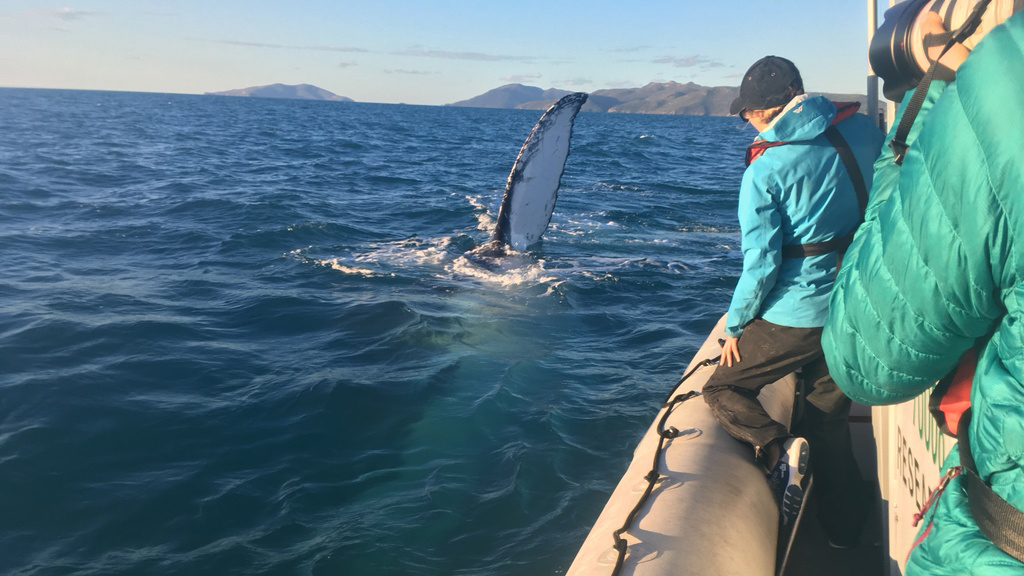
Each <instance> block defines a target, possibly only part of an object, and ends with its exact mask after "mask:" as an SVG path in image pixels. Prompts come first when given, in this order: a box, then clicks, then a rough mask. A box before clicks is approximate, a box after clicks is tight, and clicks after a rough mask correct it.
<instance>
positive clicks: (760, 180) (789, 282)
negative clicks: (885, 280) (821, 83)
mask: <svg viewBox="0 0 1024 576" xmlns="http://www.w3.org/2000/svg"><path fill="white" fill-rule="evenodd" d="M835 117H836V107H835V105H834V104H833V103H832V102H830V101H829V100H828V99H826V98H824V97H823V96H817V97H810V98H806V99H804V100H803V101H802V102H798V103H797V104H796V105H795V106H793V107H792V108H790V109H789V110H787V111H786V112H784V113H783V114H782V115H781V116H780V117H778V118H777V119H776V120H775V122H774V123H773V124H772V125H771V126H770V127H769V128H768V129H767V130H765V131H764V132H762V133H761V134H759V135H758V137H757V139H756V140H755V143H757V142H762V141H764V142H786V143H787V144H786V145H784V146H775V147H771V148H768V149H766V150H765V151H764V153H763V154H762V155H761V156H760V157H759V158H757V159H756V160H754V161H753V162H752V163H751V164H750V166H748V167H747V170H746V171H745V172H744V173H743V183H742V185H741V187H740V197H739V220H740V229H741V230H742V234H743V239H742V248H743V274H742V276H740V279H739V282H738V283H737V285H736V291H735V292H734V293H733V297H732V304H731V305H730V306H729V314H728V318H727V320H726V330H725V331H726V334H728V335H729V336H731V337H734V338H735V337H739V336H740V334H741V333H742V332H743V327H744V326H746V325H747V324H748V323H750V321H751V320H753V319H754V318H757V317H761V318H764V319H765V320H767V321H769V322H772V323H775V324H779V325H782V326H790V327H794V328H814V327H818V326H822V325H824V323H825V317H826V315H827V313H828V301H829V294H830V292H831V291H832V284H833V280H834V277H835V270H836V262H837V257H838V254H837V253H835V252H833V253H830V254H824V255H821V256H811V257H807V258H792V259H791V258H786V259H783V258H782V252H781V250H782V246H783V245H789V244H810V243H815V242H823V241H826V240H831V239H833V238H837V237H842V236H846V235H847V234H849V233H851V232H853V230H854V229H855V228H856V227H857V224H858V223H859V222H860V208H859V204H858V201H857V194H856V191H855V189H854V186H853V181H852V180H851V179H850V175H849V174H848V173H847V171H846V168H845V166H843V163H842V161H841V160H840V158H839V155H838V153H837V152H836V150H835V148H833V147H832V145H831V144H830V143H829V141H828V139H827V138H826V137H825V136H824V132H825V130H826V129H827V128H828V127H829V126H830V125H831V124H832V121H833V119H834V118H835ZM836 126H837V128H838V130H839V132H840V133H841V134H842V135H843V137H844V138H845V139H846V141H847V142H848V143H849V145H850V148H851V149H852V150H853V153H854V155H855V156H856V158H857V164H858V165H859V166H860V170H861V173H862V174H864V175H865V176H866V177H867V178H868V179H869V180H870V177H871V165H872V163H873V162H874V160H875V158H876V157H877V156H878V152H879V149H880V147H881V144H882V140H883V138H884V135H883V134H882V132H881V131H880V130H878V128H876V127H875V126H874V125H873V124H872V122H871V120H870V119H868V118H867V117H866V116H864V115H863V114H854V115H853V116H851V117H849V118H846V119H844V120H842V121H840V122H839V123H838V124H837V125H836ZM867 186H868V188H870V187H871V182H870V181H868V182H867Z"/></svg>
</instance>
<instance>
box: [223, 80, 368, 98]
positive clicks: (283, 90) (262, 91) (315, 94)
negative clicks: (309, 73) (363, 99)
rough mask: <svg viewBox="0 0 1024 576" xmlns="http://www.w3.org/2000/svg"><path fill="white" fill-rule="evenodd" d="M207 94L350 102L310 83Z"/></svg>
mask: <svg viewBox="0 0 1024 576" xmlns="http://www.w3.org/2000/svg"><path fill="white" fill-rule="evenodd" d="M206 95H207V96H244V97H250V98H285V99H289V100H331V101H335V102H351V101H352V99H351V98H346V97H344V96H338V95H337V94H335V93H334V92H330V91H327V90H324V89H323V88H318V87H316V86H313V85H312V84H298V85H294V86H292V85H288V84H271V85H269V86H251V87H249V88H239V89H238V90H227V91H225V92H207V93H206Z"/></svg>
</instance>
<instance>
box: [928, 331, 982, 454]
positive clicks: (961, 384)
mask: <svg viewBox="0 0 1024 576" xmlns="http://www.w3.org/2000/svg"><path fill="white" fill-rule="evenodd" d="M977 367H978V351H977V349H975V348H971V349H970V350H968V351H967V352H966V353H965V354H964V357H963V358H961V359H960V363H959V364H957V367H956V372H954V373H953V381H952V382H950V384H949V388H947V389H946V392H945V394H943V395H942V397H941V398H940V399H939V406H938V410H939V411H940V412H942V415H943V416H944V417H945V424H946V428H947V429H948V430H949V432H950V434H952V435H953V436H956V435H957V432H958V431H959V429H960V418H961V417H962V416H963V415H964V412H966V411H967V409H968V408H970V407H971V383H972V382H973V381H974V371H975V370H976V369H977Z"/></svg>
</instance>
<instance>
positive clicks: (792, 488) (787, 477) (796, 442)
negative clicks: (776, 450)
mask: <svg viewBox="0 0 1024 576" xmlns="http://www.w3.org/2000/svg"><path fill="white" fill-rule="evenodd" d="M809 460H810V447H809V446H808V445H807V440H804V439H803V438H789V439H787V440H785V441H784V442H783V443H782V455H781V456H780V457H779V461H778V462H776V463H775V467H774V468H773V469H772V472H771V474H770V475H769V476H768V484H769V485H771V487H772V490H773V491H774V492H775V501H776V502H778V504H779V517H780V520H781V522H782V525H783V526H788V525H789V524H790V523H791V522H793V520H795V519H796V517H797V515H798V514H799V513H800V507H801V506H802V505H803V503H804V477H805V476H806V475H807V463H808V461H809Z"/></svg>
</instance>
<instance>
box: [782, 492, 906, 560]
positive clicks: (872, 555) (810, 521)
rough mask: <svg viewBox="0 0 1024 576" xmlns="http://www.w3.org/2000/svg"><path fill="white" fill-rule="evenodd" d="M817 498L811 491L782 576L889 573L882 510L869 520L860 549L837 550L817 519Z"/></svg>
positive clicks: (878, 510) (876, 511)
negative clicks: (829, 541)
mask: <svg viewBox="0 0 1024 576" xmlns="http://www.w3.org/2000/svg"><path fill="white" fill-rule="evenodd" d="M817 512H818V511H817V506H816V499H815V498H814V491H813V490H812V491H811V497H810V500H809V501H808V502H807V509H806V510H804V515H803V520H802V521H801V522H800V528H799V530H798V531H797V535H796V540H794V542H793V549H792V551H790V557H789V562H788V564H787V566H786V570H785V571H784V572H783V573H782V575H780V576H808V575H812V574H813V575H820V574H828V575H829V576H853V575H857V576H873V575H878V576H881V575H885V574H888V573H889V572H888V561H889V559H888V558H887V557H886V555H885V554H883V547H882V529H881V521H880V518H879V517H880V512H881V510H880V507H876V510H875V513H874V514H873V515H872V517H871V518H870V519H869V520H868V524H867V526H866V527H865V528H864V535H863V537H862V538H861V542H862V544H861V545H860V546H859V547H856V548H844V549H836V548H832V547H831V546H829V544H828V539H827V538H826V537H825V532H824V531H823V530H822V528H821V524H819V523H818V519H817V516H818V514H817Z"/></svg>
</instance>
